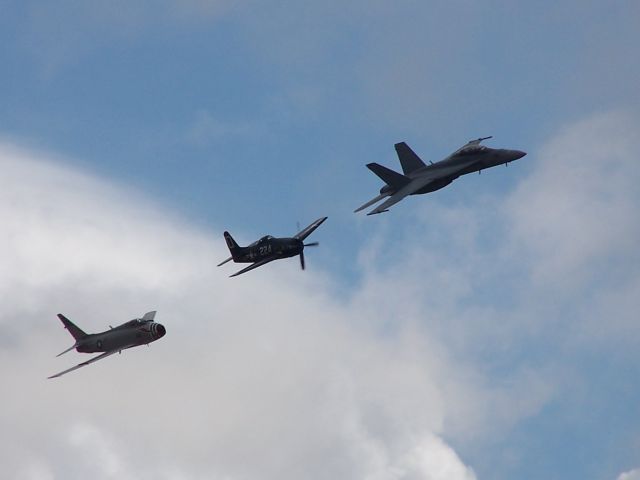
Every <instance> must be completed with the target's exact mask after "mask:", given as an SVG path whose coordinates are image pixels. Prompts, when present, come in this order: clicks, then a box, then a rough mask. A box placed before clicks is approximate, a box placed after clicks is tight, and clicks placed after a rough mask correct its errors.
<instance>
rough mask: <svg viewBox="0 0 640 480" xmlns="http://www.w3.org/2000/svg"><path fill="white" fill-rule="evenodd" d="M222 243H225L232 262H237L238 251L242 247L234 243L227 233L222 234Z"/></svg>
mask: <svg viewBox="0 0 640 480" xmlns="http://www.w3.org/2000/svg"><path fill="white" fill-rule="evenodd" d="M224 241H225V242H227V247H229V252H230V253H231V258H233V260H234V261H237V259H238V258H239V256H240V251H241V250H242V247H241V246H240V245H238V244H237V243H236V241H235V240H234V239H233V237H232V236H231V234H230V233H229V232H224ZM227 261H228V260H225V261H224V262H222V263H221V264H220V265H222V264H224V263H226V262H227ZM220 265H218V266H220Z"/></svg>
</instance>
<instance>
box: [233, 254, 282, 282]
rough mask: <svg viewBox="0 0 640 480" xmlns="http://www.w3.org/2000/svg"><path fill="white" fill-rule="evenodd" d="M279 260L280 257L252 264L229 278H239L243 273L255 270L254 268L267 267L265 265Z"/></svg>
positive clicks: (268, 258)
mask: <svg viewBox="0 0 640 480" xmlns="http://www.w3.org/2000/svg"><path fill="white" fill-rule="evenodd" d="M278 258H280V257H277V256H272V257H267V258H263V259H262V260H258V261H257V262H255V263H252V264H251V265H249V266H248V267H245V268H243V269H242V270H240V271H238V272H236V273H234V274H233V275H229V277H237V276H238V275H242V274H243V273H245V272H248V271H249V270H253V269H254V268H258V267H261V266H262V265H265V264H267V263H269V262H272V261H274V260H277V259H278Z"/></svg>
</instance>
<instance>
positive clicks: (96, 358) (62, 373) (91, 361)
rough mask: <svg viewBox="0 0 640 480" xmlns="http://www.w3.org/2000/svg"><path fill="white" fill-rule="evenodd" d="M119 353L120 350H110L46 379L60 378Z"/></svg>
mask: <svg viewBox="0 0 640 480" xmlns="http://www.w3.org/2000/svg"><path fill="white" fill-rule="evenodd" d="M119 351H120V350H111V351H110V352H105V353H103V354H102V355H98V356H97V357H93V358H92V359H90V360H87V361H86V362H82V363H79V364H78V365H76V366H75V367H71V368H68V369H67V370H64V371H63V372H60V373H56V374H55V375H51V376H50V377H47V378H56V377H61V376H62V375H64V374H65V373H69V372H73V371H74V370H77V369H78V368H80V367H84V366H86V365H89V364H90V363H93V362H97V361H98V360H102V359H103V358H106V357H108V356H109V355H113V354H114V353H116V352H119Z"/></svg>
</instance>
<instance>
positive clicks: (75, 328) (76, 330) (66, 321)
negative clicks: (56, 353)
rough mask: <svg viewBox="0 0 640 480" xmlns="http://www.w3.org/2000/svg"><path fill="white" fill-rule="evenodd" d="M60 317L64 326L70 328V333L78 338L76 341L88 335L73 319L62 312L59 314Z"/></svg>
mask: <svg viewBox="0 0 640 480" xmlns="http://www.w3.org/2000/svg"><path fill="white" fill-rule="evenodd" d="M58 318H59V319H60V321H61V322H62V324H63V325H64V328H66V329H67V330H69V333H70V334H71V335H72V336H73V338H75V339H76V342H78V340H82V339H83V338H84V337H86V336H87V334H86V333H84V331H83V330H82V329H81V328H80V327H78V326H77V325H76V324H75V323H73V322H72V321H71V320H69V319H68V318H67V317H65V316H64V315H62V314H61V313H59V314H58Z"/></svg>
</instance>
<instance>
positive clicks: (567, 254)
mask: <svg viewBox="0 0 640 480" xmlns="http://www.w3.org/2000/svg"><path fill="white" fill-rule="evenodd" d="M638 134H640V128H639V127H638V121H637V120H636V119H635V118H633V117H632V116H630V115H628V114H625V113H622V112H611V113H607V114H602V115H596V116H594V117H590V118H587V119H585V120H583V121H581V122H578V123H576V124H574V125H572V126H571V127H570V128H568V129H566V130H565V131H564V132H562V133H561V134H560V135H558V136H557V137H556V138H555V139H554V140H553V141H551V142H550V143H548V144H547V145H546V146H545V147H544V148H543V149H542V151H540V152H539V154H537V155H536V158H535V161H536V162H537V165H536V168H535V170H534V172H533V174H532V175H530V176H529V177H528V178H527V179H526V181H524V182H522V183H521V184H520V186H519V188H518V190H517V191H516V192H515V193H514V195H513V196H512V197H511V198H510V199H509V202H508V206H509V207H508V209H509V211H510V214H511V216H512V222H513V228H514V236H515V237H516V240H517V241H518V246H520V247H523V248H525V249H526V250H525V251H526V252H527V253H529V252H531V253H532V254H533V255H534V260H533V261H534V263H535V267H534V275H535V279H536V280H537V281H538V282H539V283H551V284H552V285H554V286H555V287H557V286H562V285H566V284H575V283H576V282H578V283H582V282H584V281H585V280H588V279H589V277H588V274H589V273H591V272H593V273H595V272H597V269H596V268H594V265H598V266H600V265H601V264H602V262H606V261H610V260H616V259H617V258H618V255H620V254H622V255H624V256H626V255H627V254H629V253H631V254H632V258H634V257H635V258H636V259H637V256H636V255H633V251H634V249H635V244H636V239H637V238H638V237H639V236H640V220H639V217H638V215H637V206H638V204H640V194H639V193H638V189H637V185H638V183H639V182H640V164H639V163H638V161H637V158H636V150H637V148H636V140H635V139H636V138H637V136H638ZM523 161H527V160H526V157H525V160H523ZM585 274H587V278H585Z"/></svg>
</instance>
